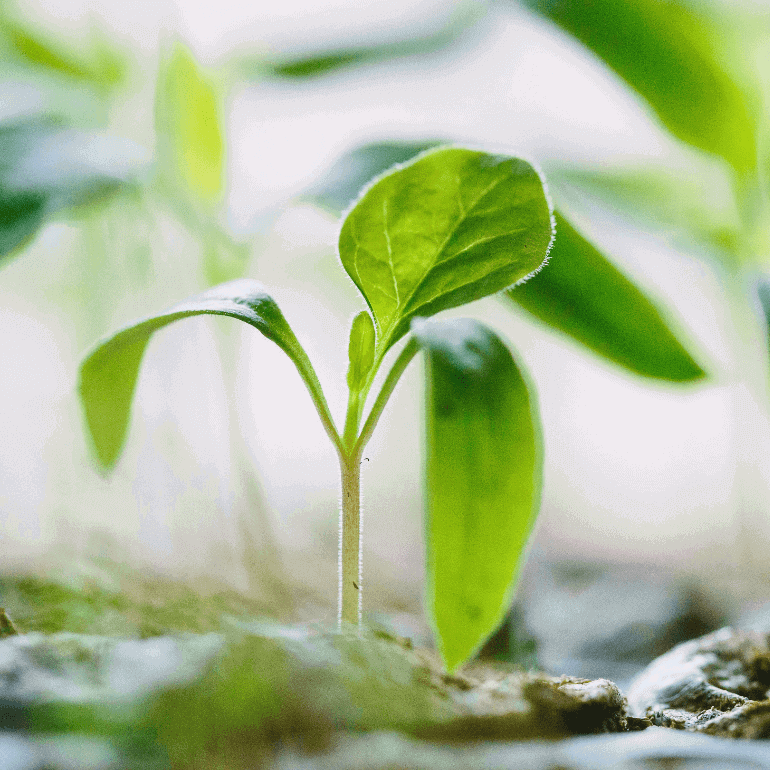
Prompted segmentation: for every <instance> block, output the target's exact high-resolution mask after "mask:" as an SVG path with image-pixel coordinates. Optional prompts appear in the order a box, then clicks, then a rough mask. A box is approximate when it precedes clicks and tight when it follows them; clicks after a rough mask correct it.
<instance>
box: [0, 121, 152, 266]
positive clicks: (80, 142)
mask: <svg viewBox="0 0 770 770" xmlns="http://www.w3.org/2000/svg"><path fill="white" fill-rule="evenodd" d="M143 162H144V159H143V151H142V150H141V149H140V148H138V147H137V146H136V145H133V144H132V143H130V142H125V141H121V140H115V139H113V138H111V137H106V136H101V135H99V134H89V133H85V132H81V131H74V130H72V129H68V128H66V127H65V126H61V125H58V124H57V123H56V122H54V121H53V120H52V119H50V118H45V117H34V118H27V119H24V120H20V121H14V122H10V123H5V124H0V260H2V258H3V257H6V256H8V255H10V254H12V253H13V252H15V251H16V250H18V249H19V248H20V247H21V246H23V245H24V244H25V243H26V242H27V241H28V240H29V239H30V238H31V237H32V236H33V235H34V234H35V232H37V229H38V228H39V227H40V226H41V225H42V224H44V222H45V221H46V219H47V218H50V217H52V216H54V215H55V214H56V213H58V212H59V211H61V210H62V209H66V208H69V207H71V206H79V205H83V204H85V203H89V202H91V201H93V200H95V199H98V198H104V197H105V196H108V195H111V194H114V193H115V192H117V191H118V190H119V189H121V187H123V186H124V185H126V184H128V183H130V182H132V181H133V178H134V177H135V176H136V175H137V173H138V170H139V168H141V166H142V164H143Z"/></svg>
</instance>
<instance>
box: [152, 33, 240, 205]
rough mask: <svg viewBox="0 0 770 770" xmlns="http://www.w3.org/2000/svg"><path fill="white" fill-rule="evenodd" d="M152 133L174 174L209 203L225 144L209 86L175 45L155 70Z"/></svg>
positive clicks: (218, 183) (220, 175)
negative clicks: (154, 131)
mask: <svg viewBox="0 0 770 770" xmlns="http://www.w3.org/2000/svg"><path fill="white" fill-rule="evenodd" d="M156 122H157V128H158V133H159V134H160V136H161V138H162V141H164V142H165V148H166V151H167V152H168V153H169V154H170V156H171V158H172V159H173V164H174V167H175V172H176V173H178V174H179V176H180V177H181V179H182V181H183V182H184V183H185V184H186V185H187V187H188V188H189V189H190V190H192V192H193V193H195V194H196V195H197V196H198V197H199V198H201V199H202V200H203V201H206V202H209V203H211V202H215V201H216V200H217V198H218V197H219V195H220V194H221V192H222V186H223V179H224V155H225V145H224V138H223V133H222V126H221V116H220V110H219V102H218V98H217V94H216V91H215V89H214V86H213V85H212V83H211V82H210V81H209V79H208V78H207V77H206V75H205V74H204V73H203V71H202V70H201V69H200V67H199V66H198V64H197V63H196V61H195V59H193V57H192V54H191V53H190V52H189V51H188V50H187V49H186V48H185V47H184V46H182V45H181V44H180V43H177V44H175V45H174V47H173V49H172V51H171V55H170V57H169V59H168V61H167V63H166V65H165V67H164V68H163V69H162V71H161V73H160V77H159V80H158V94H157V102H156Z"/></svg>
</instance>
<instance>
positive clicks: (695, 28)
mask: <svg viewBox="0 0 770 770" xmlns="http://www.w3.org/2000/svg"><path fill="white" fill-rule="evenodd" d="M523 2H524V4H525V5H527V6H528V7H530V8H532V9H534V10H536V11H538V12H539V13H542V14H543V15H544V16H546V17H547V18H548V19H550V20H551V21H553V22H555V23H556V24H558V25H559V26H560V27H562V28H563V29H564V30H566V31H567V32H569V33H570V34H571V35H573V36H574V37H575V38H577V39H578V40H579V41H580V42H581V43H583V44H584V45H585V46H587V47H588V48H589V49H591V50H592V51H593V52H594V53H595V54H596V55H597V56H599V57H600V58H601V59H603V60H604V61H605V62H606V63H607V64H608V65H609V66H610V67H611V68H612V69H613V70H615V72H616V73H617V74H618V75H620V76H621V77H622V78H623V79H624V80H625V81H626V82H627V83H628V84H629V85H631V86H632V87H633V88H634V89H636V90H637V91H638V92H639V93H640V94H641V95H642V97H644V98H645V99H646V100H647V101H648V102H649V104H650V105H651V106H652V108H653V109H654V110H655V112H656V113H657V114H658V117H659V118H660V119H661V120H662V121H663V123H664V124H665V126H666V127H667V128H668V129H669V130H670V131H671V132H672V133H673V134H674V135H675V136H677V137H678V138H680V139H682V140H684V141H685V142H689V143H690V144H692V145H694V146H695V147H698V148H700V149H702V150H706V151H707V152H711V153H714V154H716V155H720V156H722V157H723V158H725V159H726V160H727V161H728V162H730V163H731V164H732V165H733V166H734V167H735V168H736V169H737V170H738V171H740V172H742V173H745V172H751V171H752V170H753V169H754V168H755V167H756V139H755V134H754V131H755V122H754V116H753V107H754V104H753V99H752V96H749V95H747V93H746V92H745V89H744V88H742V85H741V84H739V83H738V82H736V80H735V79H734V78H733V77H732V76H731V74H730V73H729V71H728V70H727V68H726V67H725V61H724V59H722V58H721V57H720V56H719V52H718V46H717V40H718V35H719V31H718V30H715V29H713V28H712V27H711V26H710V25H709V23H708V21H707V20H706V19H705V18H703V17H702V16H700V15H699V14H698V13H697V12H696V11H695V10H694V8H693V7H692V5H691V4H689V3H680V2H662V1H661V0H590V2H573V0H523Z"/></svg>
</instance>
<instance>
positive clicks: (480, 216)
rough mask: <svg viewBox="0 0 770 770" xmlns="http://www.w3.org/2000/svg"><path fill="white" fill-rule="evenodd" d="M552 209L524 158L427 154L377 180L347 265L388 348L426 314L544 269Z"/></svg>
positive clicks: (351, 228)
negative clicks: (413, 320) (413, 321)
mask: <svg viewBox="0 0 770 770" xmlns="http://www.w3.org/2000/svg"><path fill="white" fill-rule="evenodd" d="M550 215H551V214H550V209H549V205H548V201H547V200H546V197H545V193H544V191H543V185H542V182H541V180H540V177H539V176H538V174H537V172H536V171H535V170H534V169H533V168H532V166H530V165H529V164H528V163H526V162H525V161H523V160H519V159H517V158H510V157H507V156H502V155H488V154H486V153H483V152H474V151H472V150H464V149H443V150H437V151H433V152H429V153H426V154H425V155H422V156H420V157H419V158H418V159H417V160H415V161H413V162H412V163H410V164H409V165H408V166H405V167H403V168H402V169H400V170H399V171H398V172H397V173H393V174H389V175H386V176H384V177H383V178H381V179H380V180H379V181H377V182H375V183H374V184H373V185H372V186H371V187H370V188H369V189H368V190H367V191H366V192H365V193H364V194H363V196H362V197H361V198H360V200H359V201H358V202H357V203H356V205H355V206H354V207H353V209H352V210H351V211H350V213H349V214H348V215H347V217H346V218H345V222H344V224H343V226H342V231H341V233H340V240H339V249H340V257H341V259H342V264H343V266H344V267H345V270H346V271H347V273H348V275H349V276H350V277H351V279H352V280H353V282H354V283H355V284H356V286H357V287H358V288H359V290H360V291H361V294H363V296H364V299H365V300H366V302H367V304H368V305H369V308H370V309H371V311H372V315H373V317H374V322H375V324H376V326H377V331H378V340H377V345H378V351H379V352H381V353H384V352H385V351H387V350H388V349H389V348H390V347H391V345H393V344H394V343H395V342H396V341H398V340H399V339H400V338H401V337H402V336H403V335H404V334H405V333H406V332H407V331H408V329H409V322H410V320H411V319H412V318H414V317H415V316H417V315H420V316H430V315H433V314H434V313H437V312H439V311H440V310H446V309H448V308H452V307H457V306H458V305H464V304H466V303H468V302H472V301H473V300H476V299H480V298H482V297H485V296H488V295H490V294H494V293H495V292H497V291H500V290H501V289H504V288H506V287H508V286H511V285H513V284H515V283H516V282H517V281H520V280H522V279H523V278H525V277H526V276H528V275H530V274H531V273H533V272H534V271H535V270H537V269H538V268H539V267H540V266H541V265H542V264H543V260H544V257H545V254H546V253H547V250H548V247H549V244H550V242H551V224H550Z"/></svg>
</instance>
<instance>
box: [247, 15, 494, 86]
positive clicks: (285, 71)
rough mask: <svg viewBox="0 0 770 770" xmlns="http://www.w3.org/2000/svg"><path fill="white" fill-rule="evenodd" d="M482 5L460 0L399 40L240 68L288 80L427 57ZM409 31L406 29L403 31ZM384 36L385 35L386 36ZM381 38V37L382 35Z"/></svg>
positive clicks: (463, 28) (455, 36)
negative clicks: (427, 26)
mask: <svg viewBox="0 0 770 770" xmlns="http://www.w3.org/2000/svg"><path fill="white" fill-rule="evenodd" d="M486 10H487V9H486V5H485V3H479V2H475V0H470V2H468V0H461V2H458V3H455V4H454V8H453V13H452V15H451V18H450V19H449V20H448V22H446V23H444V24H443V25H441V26H439V27H438V28H436V29H435V30H431V31H428V32H424V33H422V34H418V35H417V36H414V34H412V36H411V37H407V38H403V39H391V40H383V41H382V42H377V41H373V42H372V43H371V44H369V45H358V46H351V47H339V48H331V49H327V50H321V51H315V52H312V53H307V54H301V53H300V54H294V55H284V56H281V57H276V58H272V59H268V60H267V61H264V60H261V61H258V62H254V61H252V62H251V63H249V62H248V61H244V62H242V64H241V67H242V68H245V69H247V70H252V71H255V72H257V73H259V74H260V75H261V76H264V75H268V76H273V77H279V78H287V79H292V80H298V79H307V78H318V77H322V76H324V75H328V74H331V73H333V72H337V71H338V70H341V69H347V68H351V67H357V66H358V67H360V66H362V65H366V64H376V63H378V62H388V61H393V60H395V59H402V58H406V57H415V56H427V55H429V54H432V53H435V52H436V51H440V50H442V49H444V48H447V47H448V46H450V45H452V44H453V43H455V42H456V41H457V40H459V39H460V38H461V37H462V36H463V35H464V34H465V33H467V32H468V30H470V29H471V28H472V27H473V26H474V25H475V24H476V23H477V22H478V21H479V20H480V19H481V18H482V17H483V16H484V15H485V13H486ZM406 29H407V31H409V30H410V28H409V27H407V28H406ZM386 34H387V33H386ZM383 37H384V36H383Z"/></svg>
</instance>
